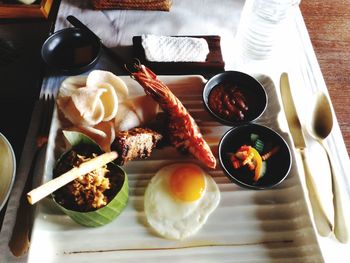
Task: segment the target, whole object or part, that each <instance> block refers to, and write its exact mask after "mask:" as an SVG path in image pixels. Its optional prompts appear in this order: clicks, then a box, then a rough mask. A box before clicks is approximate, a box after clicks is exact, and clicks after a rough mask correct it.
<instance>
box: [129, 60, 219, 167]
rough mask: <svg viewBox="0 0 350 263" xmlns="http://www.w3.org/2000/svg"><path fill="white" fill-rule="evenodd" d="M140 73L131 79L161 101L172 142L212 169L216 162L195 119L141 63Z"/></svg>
mask: <svg viewBox="0 0 350 263" xmlns="http://www.w3.org/2000/svg"><path fill="white" fill-rule="evenodd" d="M134 67H135V69H136V70H137V72H135V73H131V76H132V77H133V78H134V79H135V80H136V81H137V82H138V83H140V85H141V86H142V87H143V89H144V90H145V92H146V94H148V95H150V96H152V97H153V99H154V100H155V101H157V102H158V103H159V105H160V107H161V108H162V109H163V111H164V112H165V113H166V114H167V115H168V132H169V139H170V143H171V144H172V145H173V146H174V147H175V148H177V149H178V150H181V151H188V152H190V153H191V154H192V155H193V156H194V157H196V158H197V159H198V160H200V161H202V162H203V163H204V164H205V165H206V166H208V167H210V168H215V167H216V159H215V157H214V155H213V153H212V151H211V149H210V147H209V145H208V144H207V142H206V141H205V140H204V139H203V136H202V134H201V132H200V130H199V128H198V126H197V124H196V122H195V120H194V119H193V118H192V116H191V115H190V114H189V112H188V111H187V109H186V108H185V107H184V106H183V104H182V103H181V101H180V100H179V99H178V98H177V97H176V96H175V95H174V94H173V93H172V92H171V91H170V89H169V88H168V87H167V86H166V85H165V84H164V83H162V82H161V81H160V80H158V79H157V75H156V74H155V73H153V72H152V71H151V70H150V69H148V68H147V67H145V66H144V65H141V64H135V65H134Z"/></svg>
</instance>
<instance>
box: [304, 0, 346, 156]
mask: <svg viewBox="0 0 350 263" xmlns="http://www.w3.org/2000/svg"><path fill="white" fill-rule="evenodd" d="M300 8H301V11H302V14H303V17H304V21H305V24H306V27H307V29H308V31H309V34H310V39H311V42H312V44H313V47H314V50H315V53H316V56H317V59H318V62H319V65H320V67H321V71H322V73H323V77H324V79H325V82H326V85H327V87H328V91H329V94H330V96H331V100H332V104H333V107H334V110H335V113H336V117H337V120H338V122H339V125H340V129H341V131H342V134H343V137H344V141H345V145H346V148H347V151H348V153H349V152H350V49H349V45H350V33H349V32H350V5H349V2H348V1H343V0H334V1H322V0H302V1H301V4H300Z"/></svg>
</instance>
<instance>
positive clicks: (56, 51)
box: [41, 28, 101, 75]
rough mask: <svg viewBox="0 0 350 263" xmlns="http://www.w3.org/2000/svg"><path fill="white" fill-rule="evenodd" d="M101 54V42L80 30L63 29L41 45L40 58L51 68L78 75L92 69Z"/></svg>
mask: <svg viewBox="0 0 350 263" xmlns="http://www.w3.org/2000/svg"><path fill="white" fill-rule="evenodd" d="M100 53H101V42H100V41H99V40H98V39H97V38H94V37H93V36H91V35H90V34H89V33H88V32H86V31H84V30H82V29H80V28H65V29H62V30H59V31H57V32H56V33H54V34H52V35H51V36H50V37H49V38H48V39H47V40H46V41H45V42H44V44H43V45H42V48H41V56H42V58H43V60H44V61H45V63H46V64H47V65H49V66H50V67H51V68H53V69H56V70H59V71H61V72H63V73H67V74H71V75H73V74H80V73H82V72H85V71H87V70H89V69H90V68H92V67H93V66H94V65H95V64H96V62H97V60H98V58H99V57H100Z"/></svg>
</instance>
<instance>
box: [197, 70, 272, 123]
mask: <svg viewBox="0 0 350 263" xmlns="http://www.w3.org/2000/svg"><path fill="white" fill-rule="evenodd" d="M218 86H222V87H224V90H225V91H227V92H231V91H233V90H234V92H236V91H239V93H240V94H238V95H234V96H235V98H238V99H239V97H241V96H242V95H243V98H244V101H245V106H247V107H248V109H242V107H241V105H240V103H237V102H239V100H236V99H235V100H234V101H233V100H232V97H231V98H230V101H231V102H233V104H234V105H233V107H234V108H235V109H236V110H237V109H238V110H240V112H241V113H242V115H240V117H239V118H238V117H237V115H236V114H233V115H231V116H224V115H223V114H220V113H219V112H218V111H217V110H215V109H214V108H213V107H214V106H217V105H219V104H220V103H222V104H223V105H227V104H225V103H226V102H225V101H224V99H223V98H222V97H220V98H219V99H218V100H217V101H215V100H212V98H213V97H211V96H212V95H213V94H214V92H213V91H214V90H215V89H214V88H216V89H217V88H218ZM236 94H237V93H236ZM237 96H238V97H237ZM203 101H204V105H205V107H206V109H207V110H208V111H209V112H210V113H211V114H212V116H213V117H214V118H215V119H216V120H218V121H219V122H221V123H223V124H225V125H229V126H236V125H240V124H244V123H248V122H252V121H255V120H257V119H258V118H259V117H260V116H261V115H262V114H263V112H264V111H265V109H266V106H267V94H266V91H265V89H264V87H263V85H261V83H260V82H259V81H258V80H256V79H255V78H254V77H252V76H250V75H248V74H246V73H243V72H240V71H225V72H222V73H219V74H217V75H215V76H214V77H212V78H210V79H209V80H208V82H207V83H206V84H205V87H204V89H203ZM213 105H214V106H213Z"/></svg>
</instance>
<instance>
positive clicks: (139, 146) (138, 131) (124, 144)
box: [111, 128, 163, 165]
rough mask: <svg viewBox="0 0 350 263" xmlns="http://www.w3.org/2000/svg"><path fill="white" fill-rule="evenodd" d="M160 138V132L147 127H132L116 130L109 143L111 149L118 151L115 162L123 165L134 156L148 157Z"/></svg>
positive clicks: (134, 157)
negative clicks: (125, 129) (113, 137)
mask: <svg viewBox="0 0 350 263" xmlns="http://www.w3.org/2000/svg"><path fill="white" fill-rule="evenodd" d="M162 138H163V136H162V135H161V134H159V133H157V132H155V131H153V130H151V129H148V128H133V129H131V130H128V131H119V132H117V133H116V136H115V140H114V141H113V143H112V145H111V150H112V151H117V152H118V158H117V160H116V161H115V162H116V163H117V164H119V165H124V164H126V163H127V162H128V161H130V160H133V159H136V158H143V159H145V158H147V157H149V156H150V155H151V152H152V150H153V149H154V148H155V147H156V145H157V143H158V142H159V141H160V140H161V139H162Z"/></svg>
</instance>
